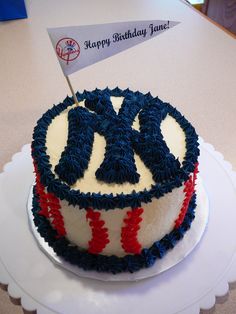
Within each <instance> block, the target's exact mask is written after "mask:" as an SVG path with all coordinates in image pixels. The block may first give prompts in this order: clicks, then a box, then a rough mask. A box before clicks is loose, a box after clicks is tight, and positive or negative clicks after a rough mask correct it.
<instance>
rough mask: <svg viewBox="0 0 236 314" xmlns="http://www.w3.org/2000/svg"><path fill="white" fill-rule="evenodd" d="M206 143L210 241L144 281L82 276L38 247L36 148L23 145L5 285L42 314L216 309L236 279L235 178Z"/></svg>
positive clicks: (15, 168)
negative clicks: (32, 221) (31, 208)
mask: <svg viewBox="0 0 236 314" xmlns="http://www.w3.org/2000/svg"><path fill="white" fill-rule="evenodd" d="M200 144H201V145H200V146H201V147H200V148H201V157H200V171H201V172H202V173H201V177H202V179H203V180H204V186H205V188H206V190H207V195H208V197H209V202H210V212H209V220H208V224H207V228H206V230H205V233H204V237H203V238H202V241H200V242H199V244H198V245H197V246H196V247H195V249H194V250H193V251H192V253H191V254H189V255H188V256H187V257H186V258H185V259H184V260H182V262H181V263H178V264H177V265H175V267H172V268H171V269H169V270H168V271H165V272H162V273H160V274H159V275H158V276H154V277H151V278H148V279H144V280H140V281H137V282H135V281H134V282H103V281H98V280H91V279H87V278H82V277H80V278H78V277H77V276H75V275H74V274H72V273H71V272H70V271H67V270H63V269H61V267H57V266H56V265H55V264H54V263H52V262H51V261H50V260H49V258H48V257H47V256H45V254H44V253H43V252H42V251H41V250H40V249H39V248H38V246H37V245H36V243H35V239H34V237H33V236H32V233H31V231H30V228H29V226H28V219H27V217H28V216H27V211H26V210H25V207H26V202H27V199H28V195H29V189H30V186H31V185H32V182H33V174H32V162H31V157H30V145H26V146H24V147H23V148H22V151H21V152H19V153H17V154H15V155H14V156H13V158H12V161H11V162H10V163H8V164H7V165H6V166H5V167H4V173H1V174H0V204H1V214H2V215H1V220H0V250H1V256H0V282H1V283H3V284H8V293H9V295H10V296H12V297H13V298H21V303H22V306H23V308H25V309H26V310H33V309H37V314H52V313H55V312H57V313H63V314H67V313H70V314H77V313H78V312H80V313H86V314H90V313H91V314H98V313H99V314H103V313H104V314H105V313H107V312H109V311H110V312H112V313H113V314H118V313H119V314H120V313H121V312H122V313H129V312H130V311H132V310H133V309H134V308H135V311H136V314H141V313H142V314H143V313H144V312H147V311H148V313H149V314H156V309H157V308H158V311H159V312H160V313H162V314H174V313H176V312H177V313H181V314H198V313H199V311H200V308H202V309H210V308H211V307H212V306H214V304H215V301H216V296H223V295H225V294H226V293H227V291H228V290H229V285H228V283H229V282H234V281H236V256H235V252H236V244H235V240H234V239H235V235H236V230H235V220H236V210H235V204H236V173H235V172H233V171H232V167H231V165H230V163H228V162H227V161H225V160H224V159H223V155H222V154H220V153H218V152H216V151H215V149H214V147H213V146H212V145H210V144H207V143H204V142H203V141H201V143H200ZM22 177H23V178H24V182H25V184H22V180H21V178H22ZM219 182H220V184H219ZM12 195H14V197H12ZM9 222H10V224H9ZM9 226H11V228H9ZM219 228H220V230H223V232H219ZM6 241H7V245H6ZM9 248H10V249H9ZM16 261H17V263H16ZM190 279H191V281H190ZM141 296H142V297H141Z"/></svg>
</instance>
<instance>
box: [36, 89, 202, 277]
mask: <svg viewBox="0 0 236 314" xmlns="http://www.w3.org/2000/svg"><path fill="white" fill-rule="evenodd" d="M76 95H77V98H78V101H79V105H77V106H76V105H75V104H74V101H73V98H70V97H67V98H66V99H65V100H64V101H63V102H62V103H60V104H58V105H56V106H53V108H52V109H50V110H48V111H47V112H46V113H45V114H44V115H43V116H42V117H41V118H40V119H39V120H38V122H37V125H36V127H35V129H34V133H33V142H32V157H33V161H34V168H35V175H36V181H35V185H34V190H33V205H32V212H33V217H34V223H35V226H36V228H37V230H38V232H39V234H40V235H41V237H43V238H44V239H45V241H46V242H47V243H48V245H49V246H50V247H52V248H53V250H54V252H55V253H56V254H57V255H58V256H60V257H62V258H63V259H64V260H65V261H67V262H70V263H71V264H74V265H77V266H78V267H80V268H82V269H84V270H96V271H98V272H109V273H113V274H116V273H120V272H135V271H138V270H140V269H142V268H147V267H150V266H152V265H153V264H154V263H155V262H156V261H157V260H158V259H160V258H163V257H164V255H165V254H166V253H167V252H168V250H171V249H176V248H174V247H175V245H176V244H177V243H178V241H180V240H181V239H182V238H183V237H184V234H185V233H186V232H187V230H188V229H189V228H190V227H191V223H192V221H193V219H194V216H195V208H196V191H195V181H196V177H197V172H198V156H199V149H198V136H197V134H196V132H195V129H194V128H193V126H192V125H191V124H190V123H189V122H188V121H187V120H186V118H185V117H184V116H183V115H182V114H181V113H180V112H178V111H177V110H176V109H175V108H174V107H172V106H171V105H170V104H169V103H165V102H163V101H161V100H160V99H159V98H158V97H153V96H152V95H151V94H150V93H147V94H143V93H141V92H138V91H137V92H132V91H130V90H129V89H126V90H121V89H119V88H115V89H113V90H110V89H108V88H107V89H104V90H99V89H96V90H94V91H91V92H88V91H84V92H83V93H77V94H76Z"/></svg>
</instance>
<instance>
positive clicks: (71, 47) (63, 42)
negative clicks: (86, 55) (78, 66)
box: [56, 38, 80, 64]
mask: <svg viewBox="0 0 236 314" xmlns="http://www.w3.org/2000/svg"><path fill="white" fill-rule="evenodd" d="M56 53H57V55H58V57H59V58H60V59H62V60H64V61H66V64H69V62H71V61H74V60H75V59H77V58H78V57H79V55H80V46H79V44H78V43H77V41H75V40H74V39H72V38H62V39H60V40H59V41H58V42H57V44H56Z"/></svg>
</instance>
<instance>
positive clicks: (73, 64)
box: [48, 20, 179, 76]
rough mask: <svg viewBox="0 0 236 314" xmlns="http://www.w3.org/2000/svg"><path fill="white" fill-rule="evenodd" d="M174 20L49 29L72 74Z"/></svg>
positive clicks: (160, 30) (64, 66)
mask: <svg viewBox="0 0 236 314" xmlns="http://www.w3.org/2000/svg"><path fill="white" fill-rule="evenodd" d="M177 24H179V22H175V21H162V20H155V21H136V22H121V23H110V24H98V25H84V26H69V27H57V28H49V29H48V33H49V36H50V38H51V41H52V45H53V47H54V49H55V52H56V55H57V58H58V60H59V62H60V65H61V68H62V71H63V72H64V74H65V75H66V76H67V75H70V74H72V73H74V72H76V71H78V70H80V69H82V68H85V67H86V66H89V65H90V64H93V63H96V62H98V61H101V60H103V59H106V58H109V57H111V56H113V55H115V54H117V53H119V52H121V51H123V50H126V49H128V48H131V47H133V46H135V45H138V44H140V43H142V42H144V41H146V40H149V39H151V38H154V37H155V36H157V35H159V34H161V33H163V32H165V31H167V30H168V29H170V28H172V27H174V26H176V25H177Z"/></svg>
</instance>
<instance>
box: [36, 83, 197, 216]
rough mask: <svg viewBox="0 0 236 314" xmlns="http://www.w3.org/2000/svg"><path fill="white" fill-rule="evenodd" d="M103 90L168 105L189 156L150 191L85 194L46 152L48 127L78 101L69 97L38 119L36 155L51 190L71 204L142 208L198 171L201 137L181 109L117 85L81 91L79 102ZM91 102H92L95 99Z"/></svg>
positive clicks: (129, 97)
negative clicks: (54, 169) (72, 185)
mask: <svg viewBox="0 0 236 314" xmlns="http://www.w3.org/2000/svg"><path fill="white" fill-rule="evenodd" d="M103 93H105V94H109V95H111V96H123V97H125V98H127V99H129V100H130V101H132V102H133V103H135V102H136V103H138V102H139V100H140V101H144V99H146V101H151V102H153V103H155V102H157V103H158V104H161V105H162V106H165V108H166V109H165V110H166V112H167V113H168V114H169V115H170V116H172V117H173V118H174V119H175V120H176V121H177V122H178V123H179V125H180V126H181V128H182V129H183V131H184V132H185V135H186V155H185V158H184V161H183V163H182V167H181V168H180V169H179V170H178V172H177V173H176V175H175V176H174V177H171V178H170V179H169V180H165V181H163V182H162V183H157V184H155V185H153V186H152V187H151V189H150V190H146V189H145V190H143V191H139V192H135V191H133V192H132V193H130V194H123V193H121V194H116V195H113V194H101V193H90V192H88V193H83V192H80V191H79V190H73V189H71V188H70V187H69V186H68V185H67V184H65V183H63V182H61V181H60V180H59V179H57V178H56V177H55V175H54V174H53V173H52V171H51V167H52V166H51V164H50V161H49V156H48V155H47V153H46V150H47V149H46V134H47V129H48V126H49V125H50V123H51V121H52V120H53V119H54V118H55V117H56V116H57V115H59V114H60V113H61V112H62V111H64V110H65V109H66V108H67V107H69V106H72V105H73V104H74V101H73V98H72V97H67V98H66V99H65V100H64V101H63V103H60V104H58V105H56V106H53V108H52V109H49V110H48V111H47V112H46V113H45V114H44V115H43V116H42V118H41V119H39V120H38V123H37V125H36V127H35V129H34V133H33V142H32V157H33V158H34V160H35V162H36V164H37V167H38V170H39V173H40V176H41V183H42V184H43V185H44V186H46V187H47V190H48V192H51V193H54V194H55V195H56V196H57V197H59V198H60V199H61V200H67V201H68V202H69V204H72V205H73V206H75V205H78V206H79V208H88V207H92V208H94V209H98V210H99V209H105V210H110V209H114V208H121V209H122V208H125V207H132V208H135V207H140V206H142V204H141V203H148V202H151V200H152V199H153V198H160V197H162V196H163V195H164V194H166V193H168V192H171V191H172V190H173V189H174V188H176V187H180V186H181V185H182V184H183V182H185V181H186V180H187V179H188V177H189V175H190V174H191V173H192V172H193V171H194V166H195V164H196V162H197V159H198V156H199V149H198V146H199V144H198V136H197V134H196V132H195V129H194V128H193V126H192V125H191V124H190V123H189V122H188V121H187V120H186V118H185V117H184V116H183V115H182V114H181V113H180V112H179V111H177V109H175V108H174V107H172V106H171V105H170V104H169V103H164V102H162V101H161V100H160V99H159V98H158V97H156V98H154V97H152V95H151V94H150V93H148V94H145V95H144V94H142V93H140V92H132V91H130V90H129V89H126V90H123V91H122V90H120V89H119V88H118V87H117V88H115V89H113V90H110V89H108V88H106V89H105V90H99V89H96V90H94V91H92V92H88V91H84V92H83V93H81V94H80V93H79V92H77V93H76V95H77V98H78V101H82V100H84V99H93V98H94V97H97V95H101V94H103ZM89 104H90V105H92V102H91V103H89ZM89 104H88V105H89ZM99 109H101V108H99ZM111 110H112V109H111ZM108 111H109V110H108ZM124 114H125V112H124Z"/></svg>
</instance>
